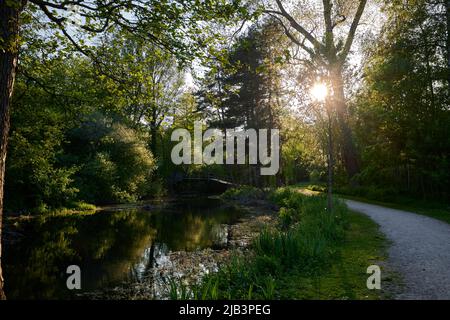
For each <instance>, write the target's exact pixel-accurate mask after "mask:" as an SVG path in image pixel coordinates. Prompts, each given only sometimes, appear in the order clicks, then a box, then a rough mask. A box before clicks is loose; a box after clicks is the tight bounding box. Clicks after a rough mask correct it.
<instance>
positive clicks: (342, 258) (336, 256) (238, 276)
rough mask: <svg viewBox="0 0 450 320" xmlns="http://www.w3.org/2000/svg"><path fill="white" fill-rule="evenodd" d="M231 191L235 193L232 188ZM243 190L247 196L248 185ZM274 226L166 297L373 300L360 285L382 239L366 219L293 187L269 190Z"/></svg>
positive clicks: (376, 257) (378, 259)
mask: <svg viewBox="0 0 450 320" xmlns="http://www.w3.org/2000/svg"><path fill="white" fill-rule="evenodd" d="M233 193H234V194H237V193H239V191H237V190H236V191H234V192H233ZM243 193H246V194H248V188H246V189H245V191H244V192H243ZM270 201H272V202H274V203H276V204H277V205H278V206H279V207H280V210H279V215H278V219H277V221H278V222H277V225H276V226H268V227H267V229H266V230H264V231H263V232H261V233H260V234H259V236H257V237H256V238H255V239H254V241H253V244H252V245H251V247H250V249H249V252H246V253H245V254H237V255H235V256H234V257H233V258H232V259H231V261H229V262H228V263H225V264H224V265H222V267H221V268H220V269H219V271H218V272H217V273H213V274H210V275H207V276H205V278H204V279H203V281H202V282H201V284H200V285H198V286H192V287H186V286H183V285H179V284H177V283H172V286H171V288H172V289H171V298H172V299H192V298H194V299H378V298H380V297H381V293H380V292H374V291H371V290H368V289H367V287H366V279H367V274H366V269H367V266H369V265H371V264H374V263H381V262H382V260H383V259H384V258H385V251H384V249H385V245H386V242H385V241H386V240H385V239H384V238H383V237H382V236H381V234H380V233H379V231H378V227H377V225H376V224H375V223H373V222H372V221H370V219H369V218H367V217H364V216H362V215H360V214H357V213H354V212H350V211H349V210H348V209H347V207H346V206H345V204H343V203H342V202H341V201H339V200H335V201H334V209H333V212H332V213H330V212H328V211H327V210H326V203H327V202H326V198H325V197H323V196H320V195H319V196H306V195H304V194H301V193H299V192H298V190H297V189H295V188H281V189H277V190H275V191H273V192H272V193H271V195H270Z"/></svg>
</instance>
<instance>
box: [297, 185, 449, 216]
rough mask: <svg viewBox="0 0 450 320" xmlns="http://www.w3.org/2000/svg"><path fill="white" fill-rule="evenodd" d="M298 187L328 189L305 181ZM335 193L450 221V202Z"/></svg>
mask: <svg viewBox="0 0 450 320" xmlns="http://www.w3.org/2000/svg"><path fill="white" fill-rule="evenodd" d="M296 187H298V188H304V189H307V190H311V191H317V192H324V191H325V190H326V187H325V186H324V185H321V184H310V183H303V184H298V185H296ZM335 193H336V194H337V195H339V197H341V198H343V199H349V200H355V201H360V202H365V203H369V204H375V205H379V206H383V207H387V208H392V209H398V210H404V211H410V212H414V213H418V214H421V215H424V216H428V217H431V218H434V219H438V220H441V221H444V222H447V223H450V204H446V203H439V202H436V201H426V200H421V199H412V198H409V197H405V196H395V197H393V199H392V200H391V201H380V200H377V199H373V198H368V197H365V196H357V195H352V194H348V193H343V192H340V191H339V189H338V190H337V191H336V192H335Z"/></svg>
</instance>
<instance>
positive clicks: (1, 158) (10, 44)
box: [0, 0, 25, 299]
mask: <svg viewBox="0 0 450 320" xmlns="http://www.w3.org/2000/svg"><path fill="white" fill-rule="evenodd" d="M24 5H25V1H21V2H19V1H17V2H16V1H7V0H0V39H1V42H0V299H6V296H5V293H4V281H3V274H2V267H1V266H2V261H1V257H2V246H1V239H2V228H3V223H2V222H3V190H4V184H5V164H6V151H7V146H8V136H9V128H10V123H9V121H10V107H11V97H12V93H13V88H14V79H15V76H16V69H17V59H18V35H19V15H20V12H21V11H22V9H23V6H24Z"/></svg>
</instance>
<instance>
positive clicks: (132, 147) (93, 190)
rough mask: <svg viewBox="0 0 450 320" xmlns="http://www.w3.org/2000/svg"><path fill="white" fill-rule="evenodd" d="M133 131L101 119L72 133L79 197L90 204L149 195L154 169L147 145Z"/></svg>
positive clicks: (136, 198)
mask: <svg viewBox="0 0 450 320" xmlns="http://www.w3.org/2000/svg"><path fill="white" fill-rule="evenodd" d="M142 141H143V137H140V136H139V135H138V134H137V133H136V132H135V131H133V130H132V129H129V128H127V127H125V126H123V125H121V124H117V123H115V124H111V125H109V124H108V123H106V122H105V120H104V119H94V120H93V121H91V122H86V123H84V124H83V125H81V126H80V128H78V129H76V130H74V131H73V132H72V135H71V144H70V150H69V151H71V152H73V160H74V161H75V163H76V164H77V165H79V166H80V170H79V174H78V175H77V180H76V185H77V187H78V188H79V189H80V190H81V191H80V198H81V199H82V200H85V201H88V202H93V203H111V202H112V203H122V202H133V201H136V200H138V199H140V198H142V197H144V196H147V195H148V194H149V191H150V190H151V188H150V185H151V182H150V181H151V177H152V173H153V171H154V170H155V168H156V165H155V161H154V159H153V156H152V154H151V152H150V151H149V150H148V148H147V146H146V145H145V144H144V143H143V142H142Z"/></svg>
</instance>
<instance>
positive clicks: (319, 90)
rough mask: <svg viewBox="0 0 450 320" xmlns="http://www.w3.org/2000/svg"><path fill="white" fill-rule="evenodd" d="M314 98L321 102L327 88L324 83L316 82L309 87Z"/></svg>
mask: <svg viewBox="0 0 450 320" xmlns="http://www.w3.org/2000/svg"><path fill="white" fill-rule="evenodd" d="M311 95H312V96H313V98H314V100H317V101H320V102H323V101H325V99H326V98H327V96H328V88H327V86H326V84H325V83H321V82H318V83H316V84H314V86H313V87H312V89H311Z"/></svg>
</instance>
